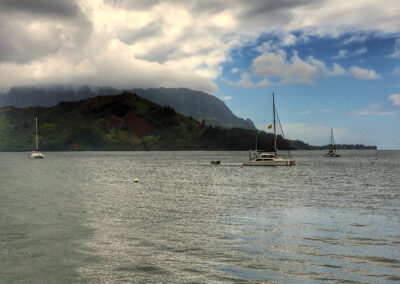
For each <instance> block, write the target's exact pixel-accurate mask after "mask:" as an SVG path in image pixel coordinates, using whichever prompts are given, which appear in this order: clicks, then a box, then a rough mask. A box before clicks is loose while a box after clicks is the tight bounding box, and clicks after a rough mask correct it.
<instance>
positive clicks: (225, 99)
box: [221, 96, 232, 101]
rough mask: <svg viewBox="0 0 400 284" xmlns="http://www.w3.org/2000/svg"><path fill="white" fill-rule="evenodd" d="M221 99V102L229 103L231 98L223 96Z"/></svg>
mask: <svg viewBox="0 0 400 284" xmlns="http://www.w3.org/2000/svg"><path fill="white" fill-rule="evenodd" d="M221 99H222V100H223V101H230V100H232V97H231V96H223V97H221Z"/></svg>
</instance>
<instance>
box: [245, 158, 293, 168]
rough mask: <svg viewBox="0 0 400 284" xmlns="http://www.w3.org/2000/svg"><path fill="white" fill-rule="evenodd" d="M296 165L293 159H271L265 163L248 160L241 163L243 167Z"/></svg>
mask: <svg viewBox="0 0 400 284" xmlns="http://www.w3.org/2000/svg"><path fill="white" fill-rule="evenodd" d="M295 164H296V162H295V160H293V159H280V158H277V159H273V160H267V161H257V160H250V161H247V162H244V163H243V166H294V165H295Z"/></svg>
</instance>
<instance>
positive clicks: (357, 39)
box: [342, 34, 368, 45]
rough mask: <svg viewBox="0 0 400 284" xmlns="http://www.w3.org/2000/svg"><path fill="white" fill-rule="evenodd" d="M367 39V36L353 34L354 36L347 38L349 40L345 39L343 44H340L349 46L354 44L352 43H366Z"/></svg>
mask: <svg viewBox="0 0 400 284" xmlns="http://www.w3.org/2000/svg"><path fill="white" fill-rule="evenodd" d="M367 39H368V36H367V35H363V34H355V35H352V36H351V37H349V38H346V39H345V40H344V41H343V42H342V44H345V45H346V44H351V43H354V42H364V41H366V40H367Z"/></svg>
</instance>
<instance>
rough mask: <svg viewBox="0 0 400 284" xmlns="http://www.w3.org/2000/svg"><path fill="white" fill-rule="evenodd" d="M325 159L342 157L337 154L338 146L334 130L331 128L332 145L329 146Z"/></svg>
mask: <svg viewBox="0 0 400 284" xmlns="http://www.w3.org/2000/svg"><path fill="white" fill-rule="evenodd" d="M324 157H340V155H339V154H337V153H336V144H335V138H334V137H333V130H332V128H331V144H330V145H329V149H328V152H327V153H326V154H325V155H324Z"/></svg>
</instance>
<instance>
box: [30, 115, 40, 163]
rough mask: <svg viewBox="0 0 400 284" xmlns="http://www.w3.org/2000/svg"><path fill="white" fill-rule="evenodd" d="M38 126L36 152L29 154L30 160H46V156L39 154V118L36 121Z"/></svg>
mask: <svg viewBox="0 0 400 284" xmlns="http://www.w3.org/2000/svg"><path fill="white" fill-rule="evenodd" d="M35 124H36V150H35V151H32V152H31V153H30V154H29V159H44V154H43V153H40V152H39V140H38V130H37V117H36V120H35Z"/></svg>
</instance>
